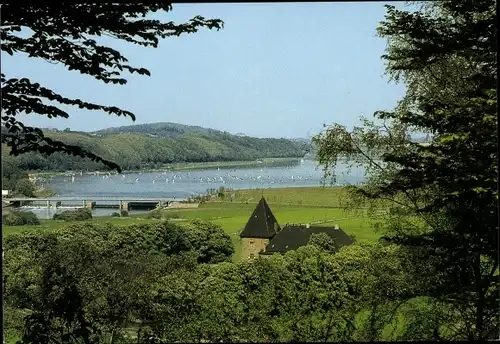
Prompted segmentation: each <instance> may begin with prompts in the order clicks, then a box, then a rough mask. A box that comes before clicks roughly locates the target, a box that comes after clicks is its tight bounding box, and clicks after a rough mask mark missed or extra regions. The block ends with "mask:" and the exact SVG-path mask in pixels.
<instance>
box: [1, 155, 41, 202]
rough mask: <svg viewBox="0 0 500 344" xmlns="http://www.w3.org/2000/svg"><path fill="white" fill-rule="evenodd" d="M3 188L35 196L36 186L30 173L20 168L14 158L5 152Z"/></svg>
mask: <svg viewBox="0 0 500 344" xmlns="http://www.w3.org/2000/svg"><path fill="white" fill-rule="evenodd" d="M2 189H3V190H9V191H11V192H12V193H13V194H18V195H22V196H26V197H33V196H34V193H35V186H34V185H33V183H32V182H31V181H30V180H29V176H28V174H27V173H26V172H25V171H23V170H21V169H20V167H19V165H18V164H17V163H16V162H15V161H14V159H12V158H8V157H6V155H5V154H4V153H3V152H2Z"/></svg>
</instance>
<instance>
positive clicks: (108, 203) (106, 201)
mask: <svg viewBox="0 0 500 344" xmlns="http://www.w3.org/2000/svg"><path fill="white" fill-rule="evenodd" d="M186 200H187V199H186V198H177V197H123V196H97V197H90V196H89V197H85V196H77V197H57V196H56V197H48V198H32V197H12V198H4V199H3V200H2V201H3V202H8V203H10V205H11V206H14V207H21V206H23V205H26V204H30V205H39V204H40V203H41V204H44V205H45V206H46V207H47V208H51V207H52V206H53V205H54V206H55V207H56V208H58V207H61V206H63V205H64V206H72V207H85V208H89V209H94V208H110V209H116V208H117V209H119V210H130V209H154V208H156V207H164V206H168V205H169V204H171V203H173V202H183V201H186ZM63 202H64V203H65V204H63ZM68 203H69V204H68Z"/></svg>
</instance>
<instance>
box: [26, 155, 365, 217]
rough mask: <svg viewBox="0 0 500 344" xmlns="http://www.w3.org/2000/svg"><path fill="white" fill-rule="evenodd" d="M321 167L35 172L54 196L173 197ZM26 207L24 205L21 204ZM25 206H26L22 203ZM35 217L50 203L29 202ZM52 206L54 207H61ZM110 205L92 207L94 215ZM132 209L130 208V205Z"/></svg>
mask: <svg viewBox="0 0 500 344" xmlns="http://www.w3.org/2000/svg"><path fill="white" fill-rule="evenodd" d="M322 177H323V171H322V170H321V168H319V167H318V166H317V164H316V162H315V161H312V160H305V161H301V162H299V161H297V163H292V164H290V163H287V164H286V165H284V166H257V167H251V168H230V167H224V168H222V167H221V168H211V169H199V170H186V171H163V172H134V173H124V174H108V173H103V172H101V173H99V174H82V175H81V174H80V173H76V174H74V175H73V176H71V175H67V176H54V177H51V178H48V179H46V180H44V179H40V178H38V181H37V184H38V185H40V184H43V186H44V187H45V188H48V189H52V190H54V191H55V192H56V193H57V196H65V197H73V196H75V197H76V196H81V197H88V198H89V199H91V198H92V197H96V196H98V197H102V196H113V197H117V196H118V197H120V196H123V197H166V198H167V197H178V198H187V197H191V196H196V195H200V194H204V193H206V192H207V190H208V189H218V188H219V187H221V186H223V187H225V188H231V189H257V188H282V187H301V186H303V187H305V186H320V185H322ZM364 178H365V177H364V172H363V170H361V169H353V170H352V171H351V172H350V173H347V168H346V166H339V167H338V168H337V183H338V184H339V185H343V184H358V183H361V182H363V180H364ZM23 208H28V207H23ZM26 210H28V209H26ZM29 210H31V211H34V212H35V213H37V215H38V216H39V217H40V218H50V217H52V216H53V214H54V212H55V211H56V210H55V209H50V210H48V209H46V208H36V207H29ZM61 210H62V209H58V210H57V211H61ZM114 211H116V210H113V209H94V215H95V216H102V215H109V214H111V213H112V212H114ZM132 212H134V211H132Z"/></svg>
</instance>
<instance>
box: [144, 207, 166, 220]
mask: <svg viewBox="0 0 500 344" xmlns="http://www.w3.org/2000/svg"><path fill="white" fill-rule="evenodd" d="M145 217H146V219H161V218H162V217H163V216H162V213H161V211H160V209H155V210H152V211H150V212H149V213H146V215H145Z"/></svg>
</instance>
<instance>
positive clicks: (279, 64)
mask: <svg viewBox="0 0 500 344" xmlns="http://www.w3.org/2000/svg"><path fill="white" fill-rule="evenodd" d="M384 4H385V3H382V2H352V3H347V2H346V3H340V2H337V3H258V4H174V8H173V11H172V12H169V13H166V14H161V15H160V16H159V18H161V19H164V20H168V21H170V20H172V21H175V22H179V23H180V22H183V21H186V20H188V19H189V18H191V17H193V16H195V15H198V14H199V15H202V16H204V17H206V18H220V19H222V20H224V22H225V27H224V29H223V30H221V31H215V30H213V31H209V30H201V31H199V32H198V33H195V34H190V35H183V36H181V37H175V38H169V39H166V40H163V41H162V42H161V44H160V47H159V48H157V49H152V48H142V47H138V46H133V45H130V44H125V43H121V42H111V44H112V46H113V47H114V48H117V49H118V50H120V51H121V52H122V53H123V54H124V55H125V56H126V57H128V58H129V60H130V62H131V64H132V65H134V66H136V67H146V68H148V69H149V70H150V71H151V73H152V76H151V77H147V76H135V75H130V76H127V79H128V80H129V82H128V84H127V85H125V86H117V85H107V84H104V83H101V82H99V81H97V80H94V79H92V78H91V77H89V76H85V75H81V74H79V73H77V72H74V71H72V72H70V71H67V70H66V69H65V68H64V67H63V66H59V65H53V64H49V63H47V62H45V61H38V60H34V59H29V58H27V57H25V56H22V55H19V54H18V55H14V57H10V56H5V54H2V70H3V72H4V73H5V74H7V76H8V77H29V78H31V79H32V81H36V82H39V83H41V84H42V85H44V86H46V87H49V88H52V89H53V90H54V91H56V92H58V93H61V94H63V95H65V96H68V97H74V98H80V99H83V100H86V101H92V102H96V103H100V104H103V105H115V106H119V107H121V108H124V109H127V110H130V111H132V112H134V113H135V114H136V116H137V120H136V121H135V123H136V124H139V123H152V122H167V121H168V122H177V123H182V124H188V125H199V126H203V127H210V128H214V129H219V130H226V131H228V132H230V133H233V134H235V133H240V132H241V133H245V134H247V135H251V136H258V137H307V136H310V135H315V134H317V133H318V132H320V131H321V130H322V126H323V124H324V123H326V124H329V123H332V122H338V123H341V124H344V125H346V126H348V127H351V126H352V125H353V124H356V123H357V120H358V117H359V116H360V115H365V116H371V115H372V114H373V112H375V111H377V110H388V109H391V108H393V107H394V105H396V102H397V101H398V100H399V99H401V97H402V96H403V95H404V86H403V85H395V84H394V83H389V80H388V78H387V76H385V75H384V62H383V61H382V60H381V59H380V56H381V55H382V54H383V53H384V49H385V47H386V41H385V40H384V39H381V38H378V37H376V35H375V29H376V27H377V26H378V23H379V22H380V21H381V20H383V19H384V14H385V8H384V7H383V6H384ZM393 4H397V6H398V7H402V6H403V3H393ZM70 110H71V112H70V114H71V117H70V118H69V119H52V120H49V119H47V118H44V117H41V116H37V115H29V116H27V115H25V116H22V119H23V120H24V121H25V123H26V124H30V125H35V126H41V127H54V128H59V129H64V128H66V127H69V128H71V129H72V130H83V131H93V130H98V129H102V128H106V127H112V126H113V127H116V126H122V125H130V124H134V122H132V120H130V119H129V118H120V117H115V116H109V115H107V114H103V113H98V112H90V111H81V110H79V109H73V108H70Z"/></svg>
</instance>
